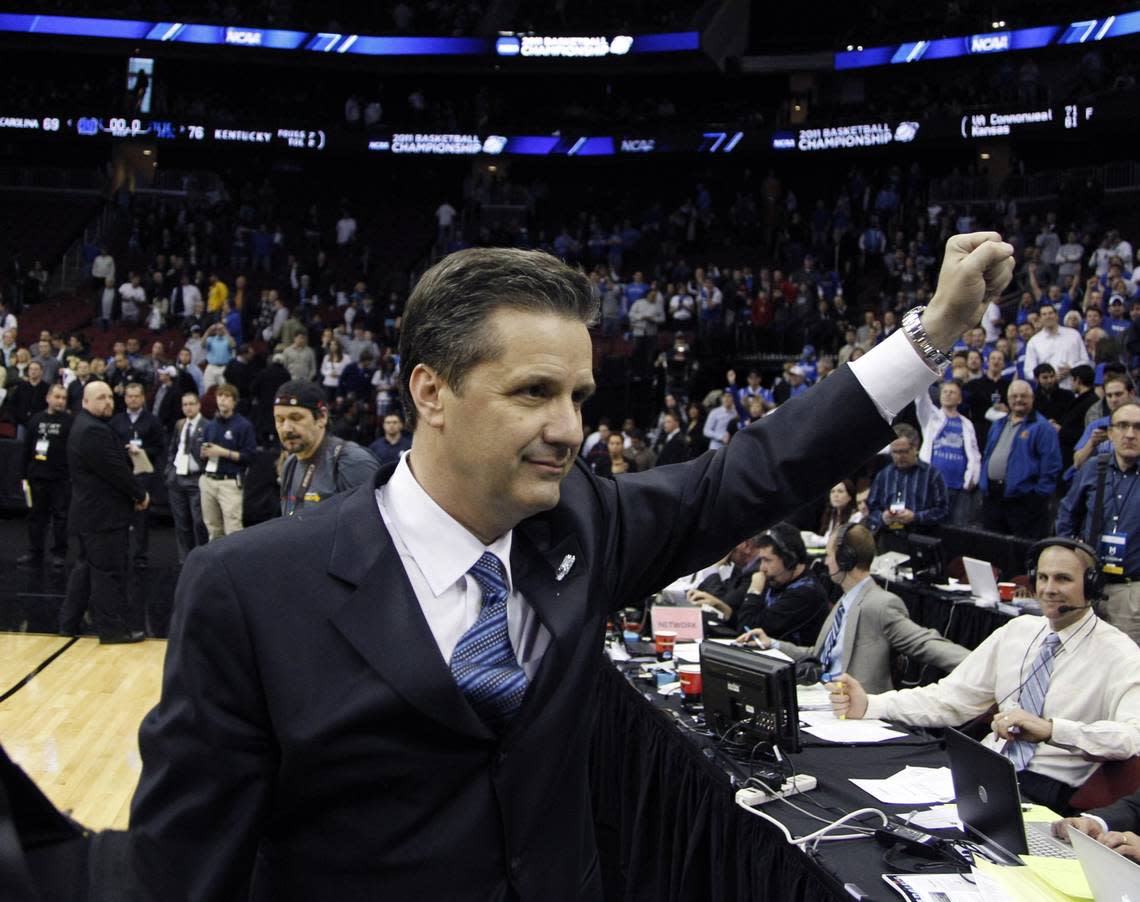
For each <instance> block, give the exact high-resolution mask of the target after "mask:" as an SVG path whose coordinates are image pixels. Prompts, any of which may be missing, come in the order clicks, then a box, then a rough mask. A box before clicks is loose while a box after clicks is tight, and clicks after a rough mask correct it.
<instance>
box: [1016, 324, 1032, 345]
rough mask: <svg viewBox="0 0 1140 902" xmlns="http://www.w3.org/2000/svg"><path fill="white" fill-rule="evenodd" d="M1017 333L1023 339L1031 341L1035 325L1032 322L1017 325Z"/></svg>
mask: <svg viewBox="0 0 1140 902" xmlns="http://www.w3.org/2000/svg"><path fill="white" fill-rule="evenodd" d="M1017 334H1018V336H1020V338H1021V340H1022V341H1029V339H1031V338H1032V337H1033V325H1032V324H1031V323H1022V324H1021V325H1020V326H1018V327H1017Z"/></svg>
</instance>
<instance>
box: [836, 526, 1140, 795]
mask: <svg viewBox="0 0 1140 902" xmlns="http://www.w3.org/2000/svg"><path fill="white" fill-rule="evenodd" d="M1027 568H1028V570H1029V576H1030V582H1031V584H1032V585H1035V589H1036V595H1037V600H1038V601H1039V602H1040V604H1041V613H1042V614H1043V615H1044V616H1043V617H1037V616H1034V615H1023V616H1021V617H1015V618H1014V619H1012V620H1011V621H1010V622H1009V623H1007V624H1006V625H1005V626H1003V627H1001V628H1000V629H997V630H995V631H994V632H993V633H991V634H990V635H989V636H988V637H987V638H986V639H985V641H983V642H982V644H981V645H979V646H978V647H977V648H976V649H975V650H974V651H972V652H970V654H969V655H968V656H967V657H966V659H965V660H964V661H963V662H962V663H961V664H959V665H958V666H957V667H956V668H954V670H953V672H951V673H950V674H949V675H948V676H946V677H945V678H944V679H942V680H940V681H939V682H937V683H933V684H931V685H929V686H922V687H919V688H916V689H902V690H899V691H897V692H884V693H879V694H874V695H868V694H867V692H866V690H865V689H864V688H863V686H862V685H861V684H860V683H859V681H858V680H857V679H854V678H852V677H851V675H850V674H847V673H844V674H841V675H839V676H837V677H835V678H834V680H832V682H831V683H829V684H828V688H829V689H830V690H831V703H832V707H833V708H834V710H835V713H836V714H837V715H839V716H846V717H850V718H861V717H876V718H881V719H883V720H892V721H898V722H900V723H904V724H911V725H914V726H924V727H950V726H958V725H960V724H965V723H967V722H968V721H971V720H976V719H977V718H979V717H981V716H984V715H986V714H987V712H989V710H990V709H991V708H992V707H993V706H995V705H996V706H997V708H998V712H997V714H996V716H994V717H993V720H992V721H991V724H990V727H991V732H990V734H989V735H988V736H987V737H986V738H985V740H983V742H984V744H985V745H987V746H989V747H990V748H993V749H995V750H997V751H1000V752H1002V753H1003V754H1006V755H1009V757H1010V758H1011V760H1013V762H1014V764H1015V766H1017V768H1018V779H1019V782H1020V784H1021V789H1022V792H1023V793H1024V794H1025V795H1026V796H1028V797H1029V798H1030V799H1032V800H1033V801H1036V802H1040V803H1042V804H1044V805H1048V806H1049V807H1050V808H1052V809H1053V810H1054V811H1057V812H1061V813H1066V810H1067V808H1068V801H1069V797H1070V796H1071V795H1072V794H1073V792H1074V791H1075V790H1076V788H1077V787H1079V786H1080V785H1081V784H1082V783H1084V782H1085V780H1087V779H1088V778H1089V776H1090V775H1091V774H1092V772H1093V771H1094V770H1096V768H1097V766H1098V761H1100V760H1105V759H1119V758H1130V757H1132V756H1134V755H1137V754H1140V648H1138V647H1137V645H1136V643H1135V642H1133V641H1132V640H1131V639H1129V638H1128V636H1126V635H1125V634H1124V633H1122V632H1121V631H1120V630H1118V629H1116V628H1115V627H1114V626H1112V625H1111V624H1108V623H1106V622H1104V621H1102V620H1100V619H1099V618H1098V617H1097V616H1096V612H1095V611H1094V610H1093V602H1094V601H1095V600H1096V599H1097V598H1099V596H1100V594H1101V590H1102V585H1103V578H1102V574H1101V570H1100V567H1099V563H1098V561H1097V558H1096V554H1095V553H1094V552H1093V550H1092V549H1091V548H1089V546H1087V545H1085V544H1084V543H1083V542H1078V541H1076V540H1073V539H1065V538H1058V537H1054V538H1051V539H1045V540H1043V541H1041V542H1038V543H1037V544H1036V545H1034V546H1033V547H1032V548H1031V549H1030V552H1029V559H1028V562H1027Z"/></svg>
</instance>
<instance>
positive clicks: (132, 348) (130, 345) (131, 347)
mask: <svg viewBox="0 0 1140 902" xmlns="http://www.w3.org/2000/svg"><path fill="white" fill-rule="evenodd" d="M138 352H139V340H138V339H137V338H128V339H127V353H128V354H137V353H138Z"/></svg>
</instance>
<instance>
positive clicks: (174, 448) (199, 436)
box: [163, 416, 210, 482]
mask: <svg viewBox="0 0 1140 902" xmlns="http://www.w3.org/2000/svg"><path fill="white" fill-rule="evenodd" d="M209 422H210V421H209V420H208V419H207V418H206V417H205V416H199V417H198V425H197V426H196V427H195V428H194V429H191V430H190V439H189V441H188V442H187V443H186V444H187V448H186V451H187V453H188V454H189V455H190V457H191V458H193V459H194V460H195V461H197V462H198V470H197V471H196V475H197V474H201V473H202V472H203V471H204V470H205V464H203V463H202V442H203V441H205V435H206V424H207V423H209ZM185 425H186V417H182V418H181V419H180V420H179V421H178V422H177V423H175V424H174V428H173V429H172V430H171V431H170V449H169V453H168V454H167V455H166V468H165V470H164V471H163V476H164V478H165V479H166V480H167V481H168V482H169V481H170V480H172V479H174V477H175V476H176V475H177V474H176V473H175V472H174V464H175V458H176V457H177V456H178V445H179V443H180V442H181V441H182V429H183V427H185Z"/></svg>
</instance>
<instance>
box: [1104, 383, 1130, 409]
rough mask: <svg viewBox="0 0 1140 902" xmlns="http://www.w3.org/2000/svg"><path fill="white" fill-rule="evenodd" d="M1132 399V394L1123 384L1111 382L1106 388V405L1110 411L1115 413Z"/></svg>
mask: <svg viewBox="0 0 1140 902" xmlns="http://www.w3.org/2000/svg"><path fill="white" fill-rule="evenodd" d="M1131 399H1132V393H1131V392H1130V391H1128V386H1126V385H1125V384H1124V383H1123V382H1115V381H1113V382H1109V383H1107V384H1106V385H1105V387H1104V403H1105V404H1107V405H1108V409H1109V411H1114V410H1116V408H1118V407H1119V406H1120V405H1121V404H1123V403H1124V402H1125V401H1130V400H1131Z"/></svg>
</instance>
